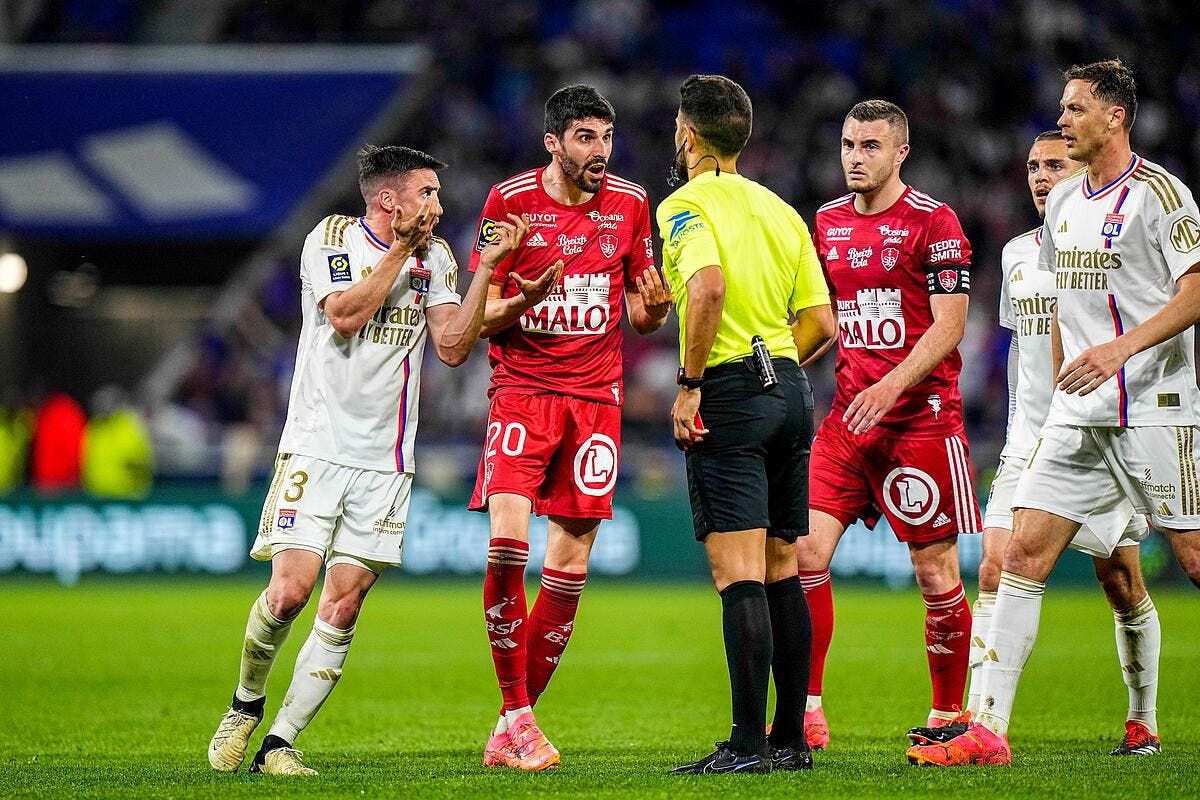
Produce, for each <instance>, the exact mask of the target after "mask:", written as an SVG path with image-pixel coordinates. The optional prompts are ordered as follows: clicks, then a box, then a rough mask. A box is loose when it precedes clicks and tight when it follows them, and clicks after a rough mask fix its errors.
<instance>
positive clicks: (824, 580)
mask: <svg viewBox="0 0 1200 800" xmlns="http://www.w3.org/2000/svg"><path fill="white" fill-rule="evenodd" d="M800 585H801V586H803V587H804V597H805V599H806V600H808V613H809V616H810V617H812V671H811V672H810V674H809V676H808V694H809V696H810V697H820V695H821V684H822V682H823V681H824V679H825V656H826V655H827V654H828V653H829V642H830V641H831V640H832V639H833V584H832V583H831V582H830V578H829V570H827V569H823V570H820V571H819V572H806V571H804V570H801V571H800Z"/></svg>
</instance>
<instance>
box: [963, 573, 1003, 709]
mask: <svg viewBox="0 0 1200 800" xmlns="http://www.w3.org/2000/svg"><path fill="white" fill-rule="evenodd" d="M995 608H996V593H995V592H985V591H983V590H982V589H980V590H979V597H978V599H976V600H975V605H974V606H972V607H971V653H970V655H969V656H968V660H967V674H968V675H969V678H970V685H969V688H968V689H967V711H970V712H971V718H972V719H974V718H975V717H977V716H979V691H980V689H982V688H983V674H982V673H983V657H984V655H985V654H986V653H987V644H986V642H987V636H988V631H989V630H990V629H991V627H992V613H993V612H994V611H995Z"/></svg>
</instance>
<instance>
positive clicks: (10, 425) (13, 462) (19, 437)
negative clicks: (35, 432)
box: [0, 402, 33, 495]
mask: <svg viewBox="0 0 1200 800" xmlns="http://www.w3.org/2000/svg"><path fill="white" fill-rule="evenodd" d="M32 422H33V415H32V414H30V413H29V411H28V410H27V409H24V408H20V407H19V406H17V405H16V404H15V403H11V402H6V403H3V404H0V495H5V494H8V493H9V492H11V491H12V490H13V489H15V488H17V487H18V486H20V485H22V484H23V483H24V482H25V461H26V459H27V458H28V457H29V439H30V435H31V433H32V428H33V424H32Z"/></svg>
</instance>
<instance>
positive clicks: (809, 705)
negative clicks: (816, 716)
mask: <svg viewBox="0 0 1200 800" xmlns="http://www.w3.org/2000/svg"><path fill="white" fill-rule="evenodd" d="M820 707H821V695H819V694H810V695H809V696H808V700H806V701H805V702H804V710H805V711H816V710H817V709H818V708H820Z"/></svg>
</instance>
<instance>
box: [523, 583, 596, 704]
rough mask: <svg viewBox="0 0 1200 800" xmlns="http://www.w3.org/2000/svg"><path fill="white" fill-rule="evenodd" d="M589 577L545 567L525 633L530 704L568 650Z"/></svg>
mask: <svg viewBox="0 0 1200 800" xmlns="http://www.w3.org/2000/svg"><path fill="white" fill-rule="evenodd" d="M586 580H587V573H586V572H562V571H560V570H556V569H544V570H542V588H541V591H540V592H538V596H537V601H536V602H534V604H533V611H532V612H530V614H529V630H528V632H527V633H526V637H527V641H528V644H529V657H528V659H527V660H526V662H525V667H526V688H527V690H528V693H529V702H530V704H534V703H536V702H537V701H538V697H539V696H541V694H542V692H544V691H545V690H546V684H547V683H549V682H550V676H551V675H553V674H554V668H555V667H557V666H558V661H559V659H560V658H562V654H563V651H564V650H566V649H567V642H568V641H569V640H570V638H571V631H572V630H573V629H574V627H575V611H576V609H578V608H579V595H580V594H582V593H583V584H584V582H585V581H586Z"/></svg>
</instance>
